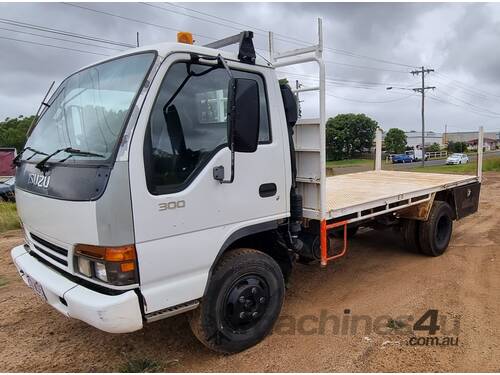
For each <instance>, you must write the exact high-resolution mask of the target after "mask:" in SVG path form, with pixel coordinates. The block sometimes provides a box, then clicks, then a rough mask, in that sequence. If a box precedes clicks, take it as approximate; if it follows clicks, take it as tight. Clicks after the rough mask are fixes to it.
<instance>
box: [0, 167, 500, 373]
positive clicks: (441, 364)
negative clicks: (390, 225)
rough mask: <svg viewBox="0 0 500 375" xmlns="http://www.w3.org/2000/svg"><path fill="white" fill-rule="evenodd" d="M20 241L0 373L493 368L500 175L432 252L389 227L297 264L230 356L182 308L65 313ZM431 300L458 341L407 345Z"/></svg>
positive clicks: (5, 281) (6, 298)
mask: <svg viewBox="0 0 500 375" xmlns="http://www.w3.org/2000/svg"><path fill="white" fill-rule="evenodd" d="M21 242H22V239H21V233H20V231H11V232H6V233H4V234H3V235H1V236H0V311H1V318H0V342H1V343H2V344H1V345H0V372H3V371H5V372H21V371H22V372H80V371H85V372H94V371H98V372H108V371H125V370H136V371H138V370H151V371H158V370H160V371H173V372H182V371H210V372H213V371H220V372H239V371H248V372H253V371H265V372H268V371H282V372H295V371H298V372H300V371H313V372H315V371H355V372H356V371H387V372H392V371H419V372H420V371H422V372H434V371H457V372H468V371H479V372H483V371H500V314H498V312H499V311H500V257H499V250H500V245H499V244H500V174H499V173H488V174H486V176H485V181H484V185H483V190H482V194H481V203H480V210H479V212H478V213H477V214H475V215H473V216H471V217H468V218H466V219H464V220H462V221H460V222H457V223H456V224H455V228H454V235H453V238H452V241H451V244H450V247H449V249H448V251H447V253H445V254H444V255H443V256H441V257H439V258H428V257H424V256H420V255H418V254H413V253H410V252H408V251H405V250H404V249H403V248H402V244H401V241H400V239H399V237H398V236H396V235H395V234H394V233H392V232H391V231H386V232H375V231H363V232H361V233H359V234H358V235H357V236H356V237H355V238H354V239H353V240H352V241H351V244H350V249H349V254H348V255H347V256H346V257H344V258H343V259H341V260H339V261H338V262H336V263H335V264H333V265H330V266H329V267H328V268H327V269H320V268H319V266H316V265H312V266H303V265H297V267H296V269H295V271H294V274H293V276H292V280H291V282H290V285H289V289H288V291H287V296H286V301H285V307H284V310H283V312H282V315H281V318H280V321H279V322H278V326H277V328H276V329H275V331H274V333H273V334H272V335H271V336H269V337H268V338H267V339H266V340H264V341H263V342H262V343H261V344H259V345H257V346H256V347H254V348H251V349H250V350H247V351H246V352H244V353H240V354H236V355H231V356H223V355H218V354H215V353H212V352H210V351H209V350H207V349H205V348H204V347H203V346H202V345H201V344H199V343H198V342H197V341H196V339H195V338H194V337H193V335H192V334H191V332H190V329H189V326H188V324H187V322H186V319H185V317H184V316H177V317H174V318H171V319H167V320H163V321H159V322H156V323H152V324H150V325H148V326H146V328H145V329H143V330H141V331H139V332H135V333H131V334H124V335H113V334H107V333H104V332H100V331H98V330H97V329H94V328H92V327H90V326H87V325H86V324H84V323H82V322H79V321H76V320H70V319H67V318H65V317H64V316H62V315H60V314H59V313H58V312H56V311H55V310H53V309H52V308H51V307H49V306H47V305H45V304H44V303H43V302H41V301H40V300H39V299H38V298H37V297H36V296H35V295H34V294H33V293H32V292H31V290H30V289H29V288H28V287H26V286H25V285H24V283H22V281H21V280H20V278H19V277H18V275H17V273H16V270H15V267H14V266H13V264H12V262H11V260H10V254H9V251H10V249H11V248H12V247H13V246H14V245H16V244H19V243H21ZM429 309H436V310H438V317H439V324H440V326H441V329H440V330H439V331H438V332H437V333H436V335H434V337H437V338H438V339H440V340H444V337H451V338H452V339H453V340H456V339H458V343H457V345H453V346H436V345H430V346H413V345H410V344H409V343H410V341H411V337H413V336H414V335H416V337H417V338H418V337H422V338H421V339H420V340H424V341H425V340H426V337H429V336H428V333H427V332H423V331H419V332H412V330H411V327H412V325H413V324H414V323H415V321H416V320H417V319H418V318H419V317H421V316H422V315H423V314H424V313H425V312H426V311H427V310H429ZM362 315H363V316H364V317H360V316H362ZM332 316H333V317H332ZM401 316H406V317H403V318H401ZM326 317H330V318H329V319H325V318H326ZM398 317H399V318H398ZM358 318H359V319H360V322H361V323H359V324H358V325H357V326H356V325H355V324H354V323H353V322H354V320H355V319H358ZM377 318H378V319H377ZM390 318H392V319H394V320H393V321H391V322H390V323H389V324H387V321H388V319H390ZM335 319H338V320H339V321H340V323H339V324H340V327H341V328H340V329H339V330H338V332H335V330H334V327H333V325H334V323H335V322H334V320H335ZM411 319H413V320H411ZM443 319H446V322H444V321H443ZM319 321H322V322H324V325H323V327H324V329H323V330H321V329H320V328H321V327H320V326H321V324H320V323H319ZM368 321H371V322H372V323H373V322H378V326H379V327H378V329H371V328H372V325H370V324H368V325H367V324H365V323H367V322H368ZM428 322H429V320H427V321H426V323H428ZM454 323H455V324H459V325H458V326H456V325H455V326H454V325H453V324H454ZM367 326H368V330H366V331H365V327H367ZM353 327H354V328H356V329H354V328H353ZM375 328H376V327H375ZM431 337H432V336H431ZM452 342H453V341H452ZM134 366H135V367H134Z"/></svg>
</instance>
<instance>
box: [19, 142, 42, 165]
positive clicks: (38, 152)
mask: <svg viewBox="0 0 500 375" xmlns="http://www.w3.org/2000/svg"><path fill="white" fill-rule="evenodd" d="M25 151H31V152H32V153H33V155H31V156H30V157H29V158H27V159H26V160H30V159H31V158H32V157H33V156H35V155H48V154H47V153H45V152H42V151H38V150H35V149H34V148H32V147H29V146H28V147H25V148H23V149H22V151H21V152H20V153H19V154H17V156H16V157H15V158H14V159H12V165H14V166H16V167H19V166H20V165H21V158H22V156H23V154H24V152H25Z"/></svg>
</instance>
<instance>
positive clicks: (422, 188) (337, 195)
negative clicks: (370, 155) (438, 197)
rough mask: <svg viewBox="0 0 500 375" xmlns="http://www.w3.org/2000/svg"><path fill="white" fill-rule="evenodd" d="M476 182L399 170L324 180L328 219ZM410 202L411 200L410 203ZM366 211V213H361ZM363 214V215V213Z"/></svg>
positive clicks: (445, 175)
mask: <svg viewBox="0 0 500 375" xmlns="http://www.w3.org/2000/svg"><path fill="white" fill-rule="evenodd" d="M474 181H477V177H476V176H464V175H453V174H438V173H419V172H401V171H368V172H359V173H351V174H345V175H339V176H332V177H328V178H327V179H326V197H327V207H328V211H329V217H330V218H337V217H341V216H345V215H350V214H354V213H359V214H358V217H359V218H361V212H362V211H366V210H370V209H373V208H377V207H378V208H380V207H381V206H383V205H386V206H387V209H389V208H390V207H389V205H390V204H391V203H394V202H401V201H404V200H408V199H410V200H411V198H414V197H418V196H422V195H425V194H430V193H433V192H436V191H440V190H443V189H446V188H449V187H454V186H459V185H464V184H467V183H471V182H474ZM410 203H411V202H410ZM365 214H366V213H365ZM365 214H364V215H365Z"/></svg>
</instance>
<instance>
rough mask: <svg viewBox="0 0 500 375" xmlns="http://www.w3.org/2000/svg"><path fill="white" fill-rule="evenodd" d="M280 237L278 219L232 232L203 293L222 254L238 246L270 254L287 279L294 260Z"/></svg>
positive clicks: (211, 271)
mask: <svg viewBox="0 0 500 375" xmlns="http://www.w3.org/2000/svg"><path fill="white" fill-rule="evenodd" d="M279 237H280V235H279V233H278V222H277V221H276V220H273V221H268V222H264V223H259V224H253V225H249V226H247V227H244V228H240V229H238V230H236V231H235V232H234V233H232V234H231V235H230V236H229V237H228V238H227V239H226V240H225V241H224V243H223V244H222V246H221V248H220V250H219V252H218V253H217V256H216V257H215V259H214V262H213V263H212V265H211V266H210V270H209V272H208V277H207V282H206V284H205V290H204V292H203V295H204V296H205V295H206V292H207V288H208V284H209V282H210V278H211V277H212V274H213V271H214V269H215V267H216V266H217V264H218V263H219V261H220V259H221V258H222V256H223V255H224V254H226V253H227V252H229V251H231V250H234V249H238V248H252V249H256V250H259V251H262V252H263V253H265V254H267V255H269V256H270V257H271V258H273V259H274V260H275V261H276V262H277V263H278V265H279V266H280V268H281V272H283V277H284V278H285V281H286V280H287V279H288V277H289V275H290V273H291V269H292V262H291V259H290V256H289V254H288V249H286V248H285V247H283V246H280V245H279V243H278V239H279Z"/></svg>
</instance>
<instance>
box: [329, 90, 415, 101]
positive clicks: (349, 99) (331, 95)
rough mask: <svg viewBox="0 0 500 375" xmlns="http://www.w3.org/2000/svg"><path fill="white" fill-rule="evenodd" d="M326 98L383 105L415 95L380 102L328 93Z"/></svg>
mask: <svg viewBox="0 0 500 375" xmlns="http://www.w3.org/2000/svg"><path fill="white" fill-rule="evenodd" d="M326 96H330V97H333V98H337V99H342V100H347V101H349V102H354V103H369V104H383V103H393V102H399V101H401V100H405V99H408V98H411V97H413V96H415V94H410V95H406V96H404V97H401V98H397V99H392V100H382V101H369V100H361V99H352V98H344V97H342V96H337V95H333V94H328V93H327V94H326Z"/></svg>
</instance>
